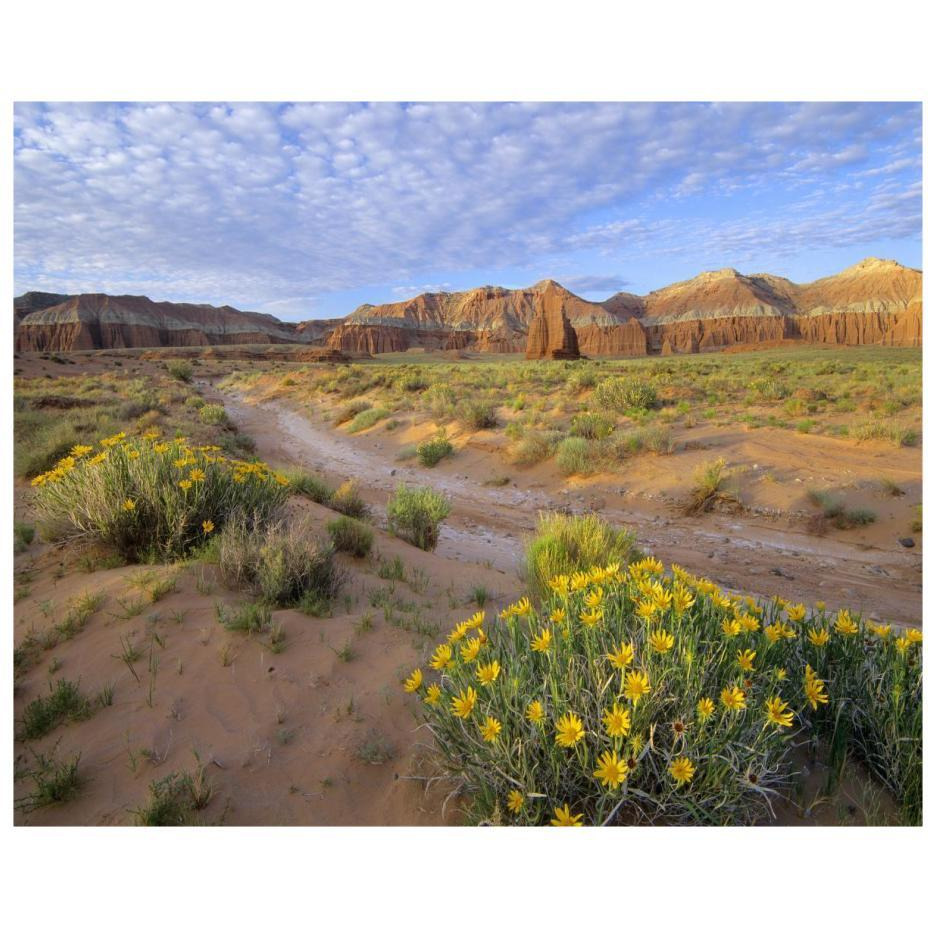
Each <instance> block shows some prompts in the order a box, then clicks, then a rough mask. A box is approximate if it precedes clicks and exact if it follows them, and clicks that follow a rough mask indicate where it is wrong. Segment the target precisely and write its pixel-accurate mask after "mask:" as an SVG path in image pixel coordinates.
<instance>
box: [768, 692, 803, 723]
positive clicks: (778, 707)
mask: <svg viewBox="0 0 928 928" xmlns="http://www.w3.org/2000/svg"><path fill="white" fill-rule="evenodd" d="M766 706H767V721H768V722H772V723H773V724H774V725H779V726H780V727H781V728H789V727H790V726H791V725H792V724H793V719H794V718H795V717H796V716H795V713H793V712H790V711H789V706H788V705H787V704H786V703H785V702H783V700H782V699H780V697H779V696H773V697H771V698H770V699H768V700H767V703H766Z"/></svg>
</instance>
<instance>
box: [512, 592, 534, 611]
mask: <svg viewBox="0 0 928 928" xmlns="http://www.w3.org/2000/svg"><path fill="white" fill-rule="evenodd" d="M510 608H511V609H512V614H513V615H528V614H529V612H531V611H532V604H531V603H530V602H529V601H528V599H526V598H525V597H524V596H523V597H522V598H521V599H520V600H519V601H518V602H517V603H514V604H513V605H512V606H511V607H510Z"/></svg>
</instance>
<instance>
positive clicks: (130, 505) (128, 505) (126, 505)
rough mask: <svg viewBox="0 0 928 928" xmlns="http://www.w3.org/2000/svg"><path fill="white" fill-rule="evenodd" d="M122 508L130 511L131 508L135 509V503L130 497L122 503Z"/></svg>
mask: <svg viewBox="0 0 928 928" xmlns="http://www.w3.org/2000/svg"><path fill="white" fill-rule="evenodd" d="M122 508H123V509H125V511H126V512H132V510H133V509H135V503H134V502H133V501H132V500H131V499H127V500H126V501H125V502H124V503H123V504H122Z"/></svg>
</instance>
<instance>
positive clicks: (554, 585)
mask: <svg viewBox="0 0 928 928" xmlns="http://www.w3.org/2000/svg"><path fill="white" fill-rule="evenodd" d="M548 586H549V587H551V589H552V590H554V592H555V593H557V594H558V596H566V595H567V593H568V591H569V590H570V577H568V576H566V575H565V574H559V575H558V576H556V577H555V578H554V579H553V580H549V581H548Z"/></svg>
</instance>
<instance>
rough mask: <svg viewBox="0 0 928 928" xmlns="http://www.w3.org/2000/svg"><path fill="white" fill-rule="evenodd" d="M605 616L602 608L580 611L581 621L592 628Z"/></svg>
mask: <svg viewBox="0 0 928 928" xmlns="http://www.w3.org/2000/svg"><path fill="white" fill-rule="evenodd" d="M602 617H603V610H602V609H590V610H588V611H585V612H581V613H580V621H581V622H582V623H583V624H584V625H585V626H586V627H587V628H592V627H593V626H594V625H596V623H597V622H599V621H600V620H601V619H602Z"/></svg>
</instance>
